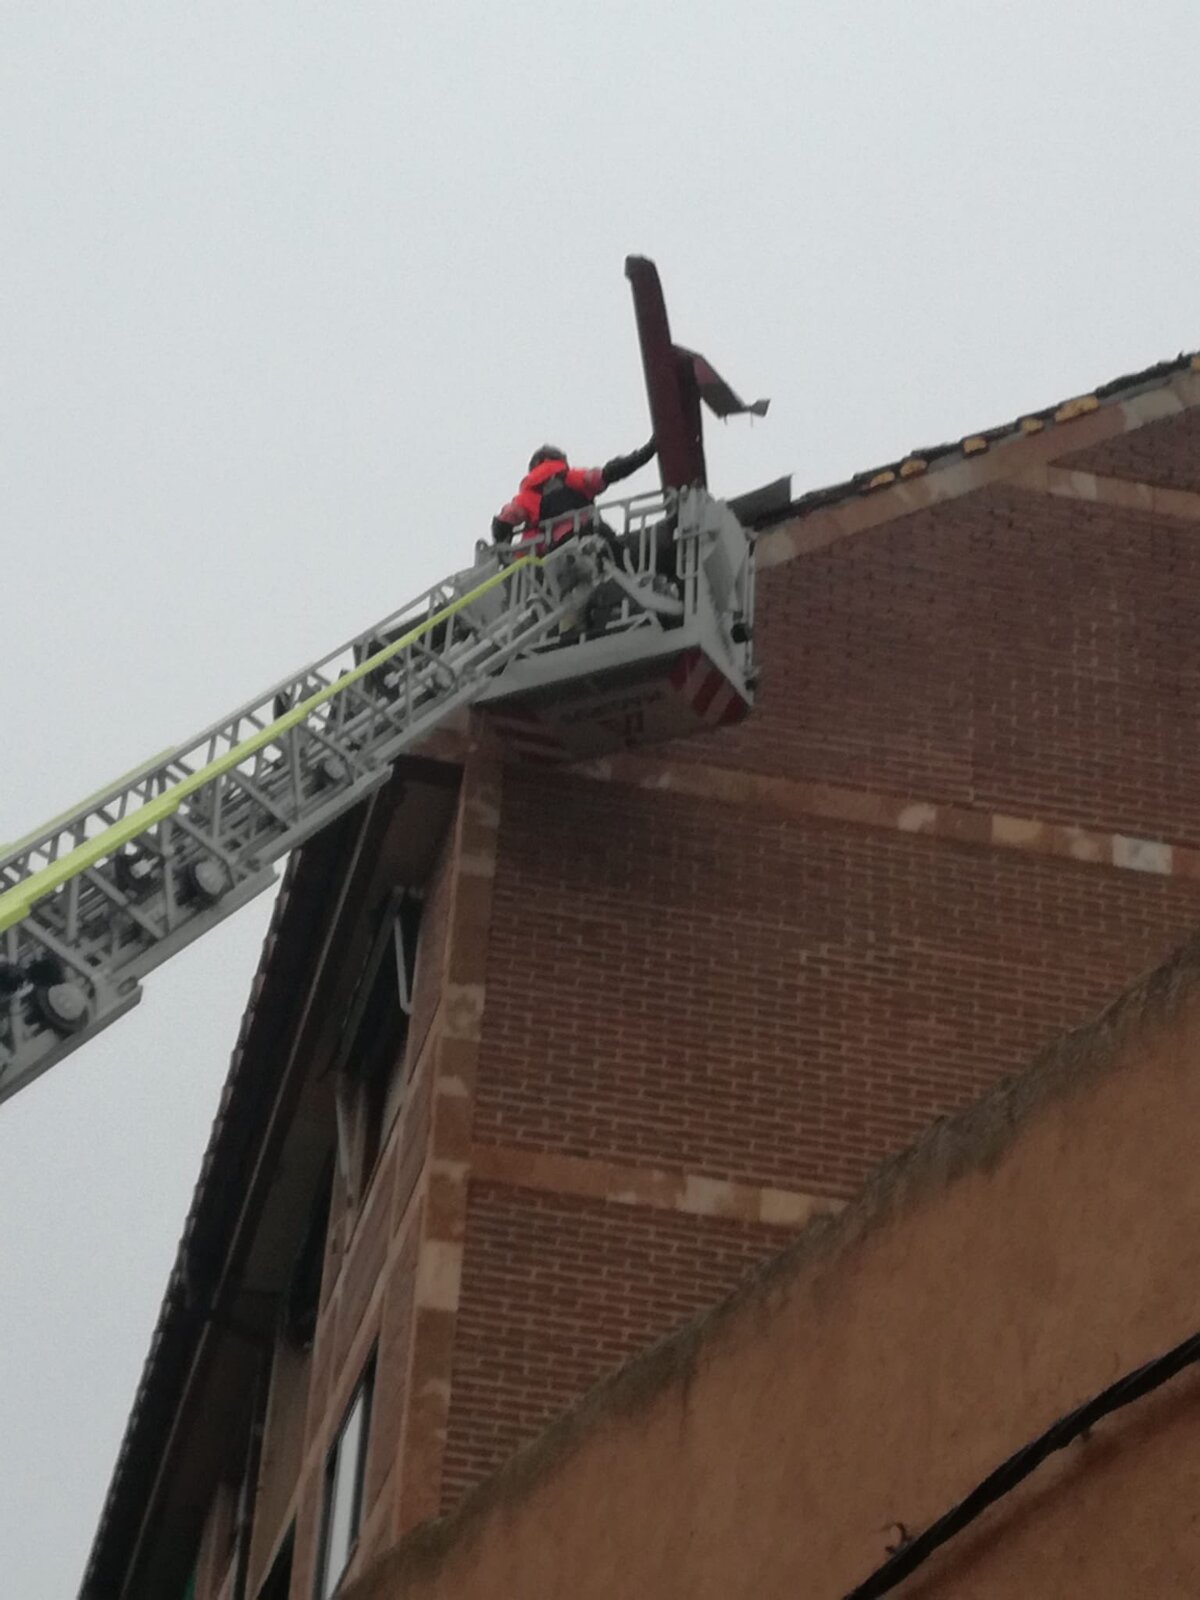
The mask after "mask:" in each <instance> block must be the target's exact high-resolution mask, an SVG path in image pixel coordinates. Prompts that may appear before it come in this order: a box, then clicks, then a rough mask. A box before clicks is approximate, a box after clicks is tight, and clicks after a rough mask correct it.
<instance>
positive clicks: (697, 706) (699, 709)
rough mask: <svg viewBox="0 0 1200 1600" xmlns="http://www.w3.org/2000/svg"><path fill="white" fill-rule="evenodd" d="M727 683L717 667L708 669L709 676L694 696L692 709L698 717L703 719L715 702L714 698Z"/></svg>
mask: <svg viewBox="0 0 1200 1600" xmlns="http://www.w3.org/2000/svg"><path fill="white" fill-rule="evenodd" d="M724 683H725V679H724V678H723V677H722V675H721V673H720V672H718V670H717V668H716V667H710V668H709V669H708V676H707V677H706V678H705V680H704V682H703V683H702V684H701V685H700V687H699V689H697V691H696V693H695V694H694V695H693V696H692V708H693V710H694V711H695V712H696V715H697V716H700V717H702V716H703V715H704V713H705V712H706V711H707V710H708V708H709V706H710V705H711V704H712V702H713V697H714V696H715V695H716V693H717V691H718V690H719V689H720V687H721V685H722V684H724Z"/></svg>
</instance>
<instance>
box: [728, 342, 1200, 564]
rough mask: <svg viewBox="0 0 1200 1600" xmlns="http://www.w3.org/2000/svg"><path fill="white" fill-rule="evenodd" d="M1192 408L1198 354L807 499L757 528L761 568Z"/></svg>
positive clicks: (1197, 398)
mask: <svg viewBox="0 0 1200 1600" xmlns="http://www.w3.org/2000/svg"><path fill="white" fill-rule="evenodd" d="M1195 406H1200V354H1189V355H1180V356H1178V357H1176V359H1175V360H1174V361H1160V362H1158V363H1157V364H1156V365H1155V366H1153V367H1147V368H1146V369H1145V370H1144V371H1142V372H1137V373H1133V374H1131V375H1129V376H1127V377H1124V378H1116V379H1114V380H1113V381H1112V382H1111V383H1106V384H1103V385H1102V386H1101V387H1100V388H1098V389H1096V390H1094V391H1093V392H1092V393H1091V394H1086V395H1076V396H1075V397H1074V398H1072V399H1070V400H1064V401H1062V402H1061V403H1060V404H1059V405H1057V406H1048V407H1046V408H1045V409H1044V410H1042V411H1032V412H1029V413H1027V414H1025V415H1024V416H1021V417H1018V418H1016V419H1015V420H1014V421H1012V422H1006V423H1003V424H1001V425H1000V426H998V427H995V428H990V429H986V430H985V431H984V432H982V433H975V434H968V435H967V436H966V437H965V438H964V439H961V440H959V441H957V442H956V443H953V444H942V445H936V446H934V447H933V448H931V449H926V450H916V451H913V452H911V453H910V454H909V455H906V456H904V457H902V458H901V459H900V460H898V461H893V462H891V463H888V464H886V465H884V466H880V467H875V468H873V469H871V470H870V471H867V472H860V473H857V474H855V476H854V477H853V478H850V479H848V480H846V481H845V482H843V483H839V484H834V485H832V486H830V487H829V488H824V489H814V490H812V491H810V492H809V493H808V494H805V495H801V496H800V498H799V499H798V500H794V501H793V502H792V503H791V505H790V506H788V507H787V509H786V510H785V511H781V512H779V513H777V514H773V515H772V516H771V517H770V518H769V520H766V521H764V522H761V523H759V524H758V540H757V546H756V551H757V555H756V559H757V563H758V566H759V568H760V569H762V568H766V567H774V566H780V565H782V564H783V563H784V562H787V561H792V560H795V559H796V557H797V556H801V555H806V554H808V553H809V552H810V551H812V550H818V549H823V548H824V547H825V546H826V545H829V544H833V543H835V542H836V541H838V540H839V539H843V538H846V537H848V536H849V535H851V534H855V533H862V532H866V531H867V530H868V529H870V528H875V527H878V526H879V525H880V524H881V523H885V522H890V521H893V520H894V519H895V518H897V517H903V516H908V515H909V514H911V513H912V512H914V511H921V510H924V509H925V508H926V507H928V506H931V505H935V504H938V503H939V502H941V501H943V500H953V499H957V498H958V497H959V496H960V495H964V494H969V493H971V491H972V490H975V489H980V488H983V487H984V486H985V485H986V484H989V483H995V482H998V481H1000V480H1001V479H1007V478H1012V477H1015V476H1016V475H1017V474H1018V473H1021V472H1023V471H1025V470H1026V469H1027V468H1029V467H1032V466H1038V465H1043V464H1045V463H1047V462H1051V461H1054V460H1056V459H1057V458H1058V457H1059V456H1061V455H1064V454H1066V453H1067V452H1074V451H1077V450H1086V449H1088V448H1090V447H1091V446H1092V445H1096V444H1103V443H1105V442H1106V441H1107V440H1109V439H1115V438H1118V437H1119V436H1120V435H1121V434H1123V433H1129V432H1131V431H1132V430H1133V429H1134V428H1140V427H1143V426H1145V424H1146V423H1149V422H1157V421H1161V420H1162V419H1164V418H1166V417H1170V416H1175V415H1177V414H1178V413H1179V412H1181V411H1187V410H1190V409H1192V408H1193V407H1195Z"/></svg>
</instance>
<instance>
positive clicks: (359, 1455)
mask: <svg viewBox="0 0 1200 1600" xmlns="http://www.w3.org/2000/svg"><path fill="white" fill-rule="evenodd" d="M374 1387H375V1357H374V1355H372V1357H371V1359H370V1360H369V1361H368V1362H367V1366H366V1370H365V1371H364V1373H363V1375H362V1377H361V1379H360V1380H359V1384H358V1388H357V1389H356V1390H355V1391H354V1396H353V1398H352V1399H351V1401H350V1405H349V1407H348V1408H347V1411H346V1415H345V1417H344V1419H343V1421H342V1425H341V1427H340V1428H339V1430H338V1436H337V1438H336V1439H335V1440H334V1442H333V1448H332V1450H330V1452H329V1459H328V1461H327V1462H326V1463H325V1506H324V1510H323V1512H322V1516H321V1547H320V1559H319V1561H318V1563H317V1588H316V1596H317V1600H329V1597H330V1596H331V1595H332V1594H333V1593H334V1592H335V1590H336V1589H337V1586H338V1584H339V1583H340V1582H341V1578H342V1574H343V1573H344V1572H345V1570H346V1567H347V1565H348V1564H349V1561H350V1557H351V1555H352V1554H353V1551H354V1545H355V1541H356V1540H357V1538H358V1524H359V1519H360V1517H361V1515H362V1489H363V1469H364V1468H365V1466H366V1461H367V1435H368V1433H369V1432H370V1428H371V1396H372V1392H373V1390H374Z"/></svg>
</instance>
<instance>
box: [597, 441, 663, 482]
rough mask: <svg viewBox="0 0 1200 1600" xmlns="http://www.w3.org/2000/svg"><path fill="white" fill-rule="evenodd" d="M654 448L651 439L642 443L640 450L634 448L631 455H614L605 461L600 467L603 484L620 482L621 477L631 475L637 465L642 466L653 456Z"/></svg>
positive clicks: (636, 468)
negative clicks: (646, 442)
mask: <svg viewBox="0 0 1200 1600" xmlns="http://www.w3.org/2000/svg"><path fill="white" fill-rule="evenodd" d="M656 448H657V447H656V445H655V443H654V440H653V439H651V440H650V442H649V443H648V444H644V445H643V446H642V448H641V449H640V450H635V451H634V452H633V454H632V455H628V456H614V457H613V458H612V460H611V461H606V462H605V463H604V465H603V466H602V467H601V469H600V471H601V474H602V475H603V478H604V482H605V486H606V487H607V485H609V484H611V483H620V481H621V479H622V478H630V477H632V476H633V474H634V473H635V472H636V471H637V470H638V468H639V467H644V466H645V465H646V463H647V461H649V460H650V459H651V458H652V457H653V455H654V452H655V449H656Z"/></svg>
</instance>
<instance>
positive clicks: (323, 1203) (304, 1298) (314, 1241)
mask: <svg viewBox="0 0 1200 1600" xmlns="http://www.w3.org/2000/svg"><path fill="white" fill-rule="evenodd" d="M332 1199H333V1157H332V1156H330V1157H329V1159H328V1161H327V1162H326V1163H325V1168H324V1171H323V1172H322V1174H321V1179H320V1182H319V1183H318V1184H317V1189H316V1193H315V1194H314V1196H313V1203H312V1206H311V1208H310V1210H309V1214H308V1221H307V1223H306V1224H305V1228H304V1238H303V1240H302V1242H301V1245H300V1249H299V1251H298V1252H297V1255H296V1261H295V1265H294V1266H293V1267H292V1275H291V1278H290V1279H289V1281H288V1286H287V1292H286V1294H285V1296H284V1302H283V1326H284V1331H285V1333H286V1334H287V1337H288V1338H289V1339H290V1340H291V1341H292V1343H293V1344H297V1345H300V1346H301V1348H302V1349H305V1350H307V1349H308V1347H309V1346H310V1345H311V1344H312V1341H313V1335H314V1333H315V1332H316V1329H317V1312H318V1310H319V1309H320V1304H321V1273H322V1270H323V1269H324V1265H325V1236H326V1234H327V1232H328V1230H329V1208H330V1204H331V1202H332Z"/></svg>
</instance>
